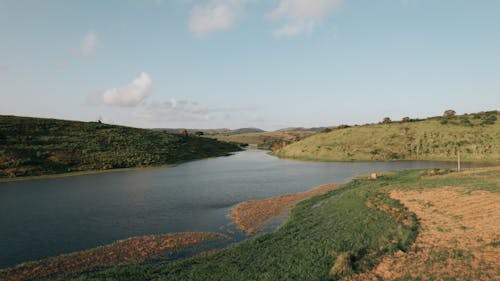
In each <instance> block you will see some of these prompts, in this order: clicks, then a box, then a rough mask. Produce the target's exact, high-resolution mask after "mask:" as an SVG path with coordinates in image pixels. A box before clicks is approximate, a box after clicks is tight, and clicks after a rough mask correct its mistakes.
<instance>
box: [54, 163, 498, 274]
mask: <svg viewBox="0 0 500 281" xmlns="http://www.w3.org/2000/svg"><path fill="white" fill-rule="evenodd" d="M499 172H500V170H499V169H498V168H483V169H478V170H468V171H465V172H462V173H456V172H451V171H447V170H430V171H404V172H398V173H386V174H383V175H382V176H381V177H379V178H378V179H377V180H370V179H368V177H367V176H362V177H359V178H358V179H355V180H352V181H351V182H349V183H348V184H346V185H344V186H343V187H341V188H338V189H334V190H332V191H329V192H328V193H326V194H323V195H318V196H315V197H312V198H311V199H307V200H304V201H301V202H300V203H298V204H297V205H296V206H295V207H294V208H293V209H292V211H291V214H290V216H289V218H288V220H287V221H286V223H285V224H284V225H282V226H281V227H280V228H279V229H278V230H277V231H276V232H274V233H270V234H263V235H259V236H257V237H255V238H252V239H250V240H247V241H244V242H241V243H238V244H235V245H233V246H230V247H229V248H226V249H223V250H220V251H216V252H212V253H209V254H206V255H202V256H199V257H194V258H189V259H184V260H179V261H174V262H170V263H165V264H147V265H140V264H138V265H135V266H127V267H119V268H115V269H111V270H106V271H102V272H96V273H90V274H85V275H81V276H79V277H75V278H74V279H72V280H80V281H81V280H340V279H344V280H351V279H352V280H377V278H383V280H457V279H461V278H465V280H495V278H497V277H498V276H500V272H499V268H500V266H499V264H498V260H500V251H499V248H498V246H499V243H500V237H499V236H498V233H499V229H498V227H499V226H498V224H496V223H495V222H497V221H500V214H499V212H498V210H497V208H495V206H498V204H500V197H499V196H498V194H499V193H500V185H499V184H500V181H499ZM474 210H475V211H474ZM408 266H410V267H411V270H406V269H407V268H408ZM450 268H456V270H450ZM64 280H66V279H64ZM461 280H464V279H461Z"/></svg>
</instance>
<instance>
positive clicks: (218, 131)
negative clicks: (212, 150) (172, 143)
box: [154, 128, 265, 135]
mask: <svg viewBox="0 0 500 281" xmlns="http://www.w3.org/2000/svg"><path fill="white" fill-rule="evenodd" d="M154 130H155V131H164V132H169V133H172V134H178V133H179V132H181V131H183V130H186V131H187V132H188V133H189V134H197V133H199V132H202V133H203V134H204V135H237V134H248V133H263V132H265V131H264V130H261V129H258V128H241V129H235V130H231V129H226V128H222V129H181V128H163V129H162V128H156V129H154Z"/></svg>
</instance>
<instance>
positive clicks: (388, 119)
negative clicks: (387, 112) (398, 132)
mask: <svg viewBox="0 0 500 281" xmlns="http://www.w3.org/2000/svg"><path fill="white" fill-rule="evenodd" d="M382 123H384V124H390V123H392V120H391V118H389V117H385V118H384V120H382Z"/></svg>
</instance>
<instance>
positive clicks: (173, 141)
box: [0, 115, 240, 178]
mask: <svg viewBox="0 0 500 281" xmlns="http://www.w3.org/2000/svg"><path fill="white" fill-rule="evenodd" d="M238 150H240V148H239V147H238V146H237V145H235V144H230V143H225V142H220V141H217V140H213V139H208V138H199V137H192V136H181V135H176V134H170V133H166V132H158V131H153V130H147V129H137V128H130V127H123V126H114V125H107V124H100V123H96V122H77V121H65V120H55V119H41V118H28V117H16V116H1V115H0V178H6V177H22V176H39V175H46V174H57V173H67V172H75V171H92V170H108V169H117V168H132V167H147V166H159V165H166V164H176V163H180V162H184V161H188V160H193V159H200V158H207V157H214V156H222V155H227V154H228V153H229V152H232V151H238Z"/></svg>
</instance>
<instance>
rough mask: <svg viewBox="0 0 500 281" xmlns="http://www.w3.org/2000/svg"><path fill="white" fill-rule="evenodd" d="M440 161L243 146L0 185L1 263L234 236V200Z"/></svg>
mask: <svg viewBox="0 0 500 281" xmlns="http://www.w3.org/2000/svg"><path fill="white" fill-rule="evenodd" d="M464 166H465V167H467V165H464ZM444 167H447V168H452V167H454V164H453V163H446V162H428V161H411V162H410V161H405V162H371V163H314V162H298V161H290V160H283V159H278V158H275V157H272V156H268V155H266V152H264V151H259V150H248V151H244V152H239V153H237V154H235V155H233V156H230V157H221V158H215V159H207V160H200V161H194V162H190V163H186V164H182V165H180V166H178V167H175V168H165V169H150V170H137V171H128V172H117V173H107V174H95V175H86V176H78V177H67V178H58V179H44V180H33V181H24V182H13V183H0V268H4V267H9V266H12V265H15V264H18V263H21V262H26V261H31V260H37V259H42V258H46V257H51V256H56V255H59V254H63V253H69V252H73V251H79V250H83V249H88V248H93V247H96V246H99V245H103V244H109V243H111V242H113V241H116V240H119V239H124V238H127V237H131V236H142V235H149V234H157V233H167V232H183V231H215V232H223V233H229V234H230V235H231V236H233V237H235V238H236V239H237V240H239V239H242V238H243V235H242V234H241V233H238V232H236V233H232V231H231V230H232V229H234V227H231V226H230V225H229V223H230V222H229V221H228V220H227V219H226V215H227V213H228V211H229V210H230V208H231V207H232V206H233V205H235V204H237V203H239V202H242V201H247V200H253V199H263V198H267V197H271V196H276V195H280V194H285V193H292V192H299V191H304V190H308V189H311V188H313V187H315V186H318V185H320V184H324V183H342V182H346V181H348V180H349V179H350V178H352V177H353V176H355V175H357V174H360V173H368V172H373V171H387V170H402V169H417V168H444Z"/></svg>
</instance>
